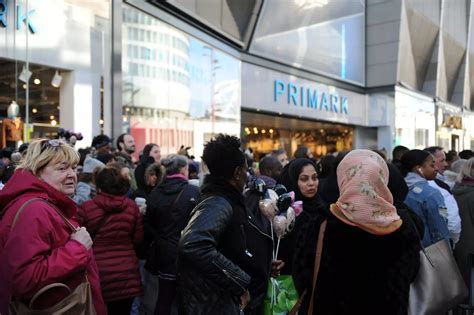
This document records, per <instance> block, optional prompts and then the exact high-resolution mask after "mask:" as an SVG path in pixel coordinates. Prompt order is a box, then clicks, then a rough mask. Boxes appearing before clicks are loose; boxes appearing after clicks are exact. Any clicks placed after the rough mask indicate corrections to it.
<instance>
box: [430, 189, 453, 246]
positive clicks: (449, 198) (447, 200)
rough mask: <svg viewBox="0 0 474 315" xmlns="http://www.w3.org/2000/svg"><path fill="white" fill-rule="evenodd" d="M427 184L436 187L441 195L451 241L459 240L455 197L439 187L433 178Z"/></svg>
mask: <svg viewBox="0 0 474 315" xmlns="http://www.w3.org/2000/svg"><path fill="white" fill-rule="evenodd" d="M428 184H429V185H430V186H431V187H433V188H436V189H438V190H439V192H440V193H441V195H442V196H443V199H444V204H445V206H446V208H447V210H448V213H447V219H448V230H449V235H450V237H451V239H452V240H453V242H454V243H457V242H458V241H459V236H460V235H461V217H460V216H459V207H458V204H457V202H456V199H454V197H453V195H451V194H450V193H449V191H447V190H446V189H443V188H441V187H439V186H438V185H437V184H436V182H435V181H434V180H429V181H428Z"/></svg>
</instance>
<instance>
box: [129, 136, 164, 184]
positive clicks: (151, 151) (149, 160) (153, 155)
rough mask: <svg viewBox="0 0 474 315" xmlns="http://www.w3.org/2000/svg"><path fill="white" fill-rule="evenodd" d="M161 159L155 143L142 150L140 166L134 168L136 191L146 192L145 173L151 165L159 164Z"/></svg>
mask: <svg viewBox="0 0 474 315" xmlns="http://www.w3.org/2000/svg"><path fill="white" fill-rule="evenodd" d="M160 159H161V150H160V147H159V146H158V145H157V144H155V143H149V144H147V145H146V146H145V147H144V148H143V153H142V155H141V157H140V164H138V166H137V168H135V179H136V181H137V187H138V189H141V190H143V191H145V190H146V186H147V184H146V181H145V171H146V169H147V167H148V166H150V165H151V164H153V163H159V162H160Z"/></svg>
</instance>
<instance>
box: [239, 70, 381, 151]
mask: <svg viewBox="0 0 474 315" xmlns="http://www.w3.org/2000/svg"><path fill="white" fill-rule="evenodd" d="M374 99H375V98H372V99H371V98H369V96H368V95H366V94H364V93H357V92H354V91H350V90H347V89H343V88H340V87H336V86H333V85H328V84H323V83H319V82H314V81H312V80H308V79H304V78H301V77H297V76H294V75H289V74H286V73H282V72H279V71H275V70H271V69H268V68H265V67H261V66H258V65H254V64H250V63H243V64H242V139H243V140H244V142H245V143H246V144H247V146H249V147H251V148H252V149H253V150H254V152H256V153H257V155H261V154H265V153H268V152H269V151H271V150H274V149H279V148H284V149H285V150H286V151H287V152H288V153H290V154H292V153H293V152H294V151H295V150H296V149H297V147H298V146H299V145H305V146H307V147H309V148H310V150H311V151H312V152H313V154H314V155H315V156H317V157H320V156H322V155H325V154H328V153H333V152H340V151H344V150H350V149H352V148H371V149H376V148H378V147H379V146H378V145H379V144H380V143H383V142H384V141H387V142H388V143H389V142H390V139H384V136H382V135H381V133H380V131H379V130H378V129H382V128H385V127H389V126H387V125H386V124H387V119H386V117H383V116H384V112H386V108H385V110H384V109H381V108H380V112H379V113H375V112H374V111H373V109H375V108H376V107H377V106H369V105H370V104H369V103H370V101H372V100H374ZM379 103H380V102H379ZM382 106H384V105H382ZM369 107H370V108H369ZM384 107H386V106H384ZM370 114H372V116H374V117H375V116H377V117H378V118H377V119H378V121H375V120H373V119H370ZM377 114H378V115H377ZM387 136H390V135H387Z"/></svg>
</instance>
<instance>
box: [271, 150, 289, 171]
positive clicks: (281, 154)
mask: <svg viewBox="0 0 474 315" xmlns="http://www.w3.org/2000/svg"><path fill="white" fill-rule="evenodd" d="M269 155H270V156H273V157H276V158H277V159H278V161H280V163H281V166H282V167H285V166H286V164H288V163H289V162H290V161H289V160H288V155H287V154H286V151H285V150H284V149H278V150H273V151H272V152H271V153H270V154H269Z"/></svg>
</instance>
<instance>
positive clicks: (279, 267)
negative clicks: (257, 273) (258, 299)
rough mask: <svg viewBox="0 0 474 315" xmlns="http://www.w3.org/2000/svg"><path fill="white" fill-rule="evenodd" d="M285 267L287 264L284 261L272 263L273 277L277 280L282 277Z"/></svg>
mask: <svg viewBox="0 0 474 315" xmlns="http://www.w3.org/2000/svg"><path fill="white" fill-rule="evenodd" d="M283 267H285V262H284V261H283V260H274V261H272V273H271V275H272V277H273V278H276V277H278V276H279V275H280V272H281V270H282V269H283Z"/></svg>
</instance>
